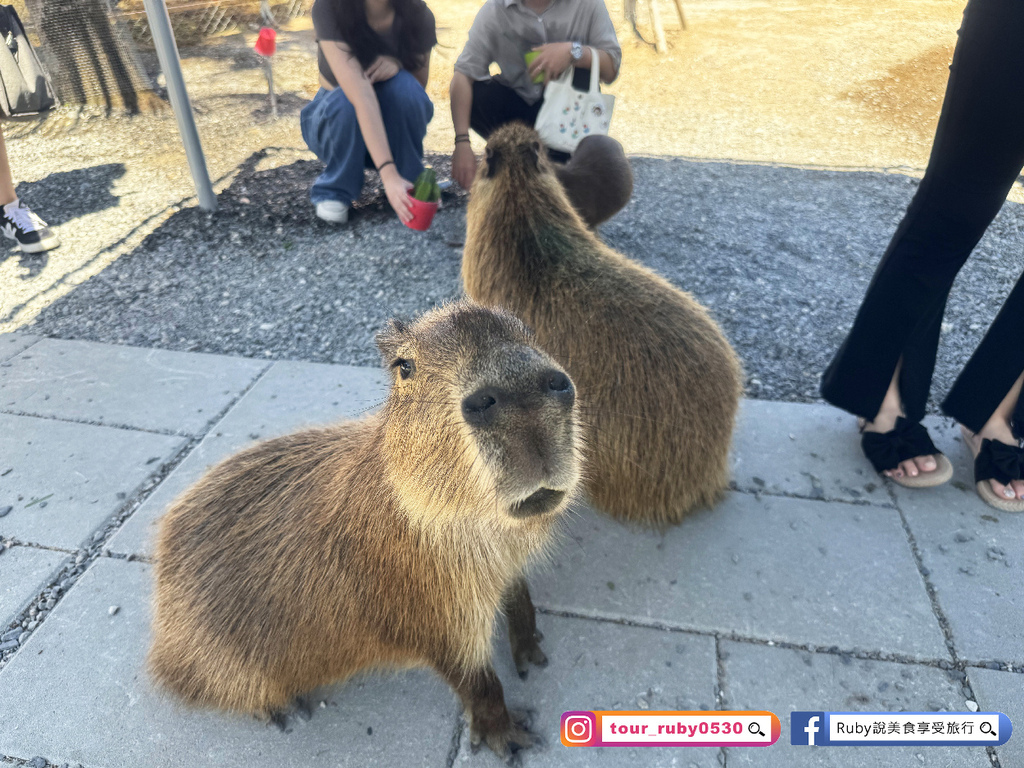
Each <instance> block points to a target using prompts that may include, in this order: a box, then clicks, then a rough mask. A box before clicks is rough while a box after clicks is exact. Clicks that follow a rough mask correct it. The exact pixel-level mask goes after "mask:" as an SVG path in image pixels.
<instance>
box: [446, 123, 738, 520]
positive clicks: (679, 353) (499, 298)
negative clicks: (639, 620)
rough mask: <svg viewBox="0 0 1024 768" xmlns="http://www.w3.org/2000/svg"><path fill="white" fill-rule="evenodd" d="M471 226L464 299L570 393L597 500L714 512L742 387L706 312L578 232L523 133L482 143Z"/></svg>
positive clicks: (646, 514) (657, 514) (655, 513)
mask: <svg viewBox="0 0 1024 768" xmlns="http://www.w3.org/2000/svg"><path fill="white" fill-rule="evenodd" d="M466 226H467V233H466V247H465V252H464V255H463V259H462V279H463V283H464V286H465V289H466V293H468V294H469V296H471V297H472V298H473V299H475V300H476V301H478V302H480V303H481V304H485V305H488V306H502V307H505V308H506V309H508V310H510V311H512V312H513V313H515V314H516V315H518V316H519V317H521V318H522V319H523V321H524V322H526V323H527V324H528V325H530V326H531V327H532V328H533V329H534V331H535V332H536V334H537V341H538V342H539V343H540V345H541V346H542V347H543V348H544V349H545V350H547V351H548V352H549V353H550V354H551V355H552V356H554V358H555V359H556V360H558V361H559V362H560V363H561V364H562V365H563V366H564V367H565V369H566V370H567V371H568V372H569V374H570V375H571V376H572V377H573V381H574V382H575V383H576V386H577V388H578V392H579V397H580V409H581V411H580V413H581V420H582V423H583V425H584V434H585V445H586V446H587V448H586V450H585V452H584V463H585V466H584V486H585V488H586V491H587V493H588V495H589V497H590V500H591V502H592V503H593V504H594V505H595V506H596V507H598V508H599V509H601V510H603V511H605V512H606V513H608V514H610V515H612V516H613V517H615V518H617V519H620V520H623V521H629V522H635V523H643V524H647V525H650V526H653V527H656V528H663V527H665V526H667V525H670V524H674V523H678V522H679V521H680V519H682V518H683V516H684V515H685V514H686V513H687V512H689V511H690V510H693V509H695V508H699V507H705V506H710V505H712V504H713V503H714V502H715V501H716V500H717V499H718V498H719V497H720V495H721V493H722V491H723V489H725V488H726V486H727V483H728V478H729V445H730V441H731V439H732V431H733V424H734V421H735V417H736V409H737V405H738V403H739V397H740V394H741V389H742V386H741V369H740V363H739V360H738V359H737V357H736V354H735V353H734V352H733V349H732V347H731V346H730V345H729V342H728V341H727V340H726V338H725V336H724V335H723V334H722V331H721V330H720V329H719V327H718V325H717V324H716V323H715V322H714V320H712V319H711V317H710V316H709V315H708V312H707V311H706V310H705V309H704V308H703V307H702V306H701V305H700V304H698V303H697V302H696V301H695V300H694V299H693V298H692V297H691V296H690V295H688V294H686V293H684V292H683V291H680V290H678V289H677V288H675V287H674V286H672V285H671V284H670V283H669V282H668V281H666V280H664V279H662V278H661V277H659V276H658V275H656V274H655V273H654V272H652V271H650V270H649V269H646V268H644V267H642V266H640V265H638V264H636V263H634V262H632V261H630V260H629V259H627V258H626V257H624V256H622V255H620V254H618V253H616V252H615V251H613V250H612V249H611V248H609V247H607V246H606V245H605V244H604V243H602V242H601V241H600V240H599V239H598V238H597V237H596V236H595V235H594V234H593V233H591V232H590V231H589V230H588V229H587V227H586V226H584V223H583V221H582V220H581V219H580V217H579V216H578V215H577V213H576V211H574V210H573V208H572V205H571V204H570V203H569V200H568V198H567V197H566V194H565V192H564V190H563V189H562V186H561V184H559V183H558V181H557V179H556V178H555V175H554V173H552V168H551V164H550V162H549V161H548V159H547V157H545V153H544V152H542V151H541V144H540V140H539V137H538V136H537V133H536V132H535V131H533V129H531V128H527V127H526V126H524V125H522V124H518V123H514V124H511V125H508V126H505V127H503V128H501V129H499V130H497V131H495V132H494V133H493V134H492V135H491V137H490V140H489V141H488V142H487V152H486V156H485V157H484V159H483V160H482V161H481V163H480V166H479V169H478V171H477V175H476V180H475V182H474V184H473V188H472V190H471V192H470V200H469V206H468V209H467V212H466Z"/></svg>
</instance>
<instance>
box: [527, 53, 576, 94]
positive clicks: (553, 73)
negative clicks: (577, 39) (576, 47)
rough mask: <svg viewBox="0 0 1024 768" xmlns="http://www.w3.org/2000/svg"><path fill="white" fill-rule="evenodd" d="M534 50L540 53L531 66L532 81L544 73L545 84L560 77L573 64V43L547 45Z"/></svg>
mask: <svg viewBox="0 0 1024 768" xmlns="http://www.w3.org/2000/svg"><path fill="white" fill-rule="evenodd" d="M533 50H535V51H537V52H538V56H537V58H535V59H534V60H533V64H531V65H530V79H531V80H532V79H533V78H535V77H536V76H537V75H538V74H539V73H541V72H543V73H544V84H545V85H547V83H548V81H549V80H555V79H556V78H558V77H560V76H561V75H562V73H563V72H565V70H567V69H568V68H569V65H571V64H572V43H546V44H545V45H538V46H537V47H536V48H534V49H533Z"/></svg>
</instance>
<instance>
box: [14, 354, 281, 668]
mask: <svg viewBox="0 0 1024 768" xmlns="http://www.w3.org/2000/svg"><path fill="white" fill-rule="evenodd" d="M273 366H274V364H273V363H272V362H268V363H267V364H266V365H265V366H263V368H261V369H260V370H259V371H258V372H257V373H256V375H255V376H254V377H253V378H252V380H251V381H250V382H249V383H248V384H247V385H246V386H245V387H244V388H243V389H242V390H241V391H240V392H239V393H238V395H237V396H235V397H234V398H232V399H231V401H230V402H229V403H228V404H227V405H226V406H224V408H222V409H221V411H220V412H219V413H217V414H216V415H214V416H212V417H211V418H210V420H209V421H208V422H207V423H206V426H205V427H204V428H203V430H202V432H201V433H200V434H197V435H192V436H186V435H178V437H187V438H188V439H187V440H185V441H184V442H183V444H182V445H181V447H180V448H179V449H178V450H177V452H175V454H174V455H173V456H172V457H171V458H170V459H169V460H168V461H166V462H165V463H163V464H162V465H161V466H160V468H159V469H158V470H157V471H156V472H155V473H153V474H152V475H150V476H149V477H147V478H146V479H145V480H143V482H142V484H141V487H140V488H139V490H137V491H136V492H135V493H134V494H132V496H130V497H129V498H127V499H125V500H124V501H123V502H122V503H121V505H120V506H119V507H118V508H117V510H116V511H115V512H114V513H113V514H112V515H111V516H110V517H109V518H108V519H107V520H106V521H105V522H103V523H101V524H100V526H99V527H97V529H96V530H95V531H94V532H93V534H92V537H91V538H90V539H88V542H89V543H88V544H86V545H85V547H83V548H81V549H80V550H78V554H77V556H76V557H75V558H74V559H73V560H72V559H70V558H69V562H66V563H64V564H63V565H62V566H61V568H60V570H59V571H58V572H57V575H56V576H55V577H54V578H53V579H51V580H50V582H49V583H48V584H47V585H46V586H45V587H44V588H43V589H42V590H40V591H39V592H38V593H37V594H36V596H35V597H34V598H33V599H32V600H31V601H30V602H29V604H28V605H29V607H28V608H26V609H25V610H23V611H22V612H21V613H20V614H18V615H17V616H15V617H14V619H13V620H12V621H11V622H10V623H8V625H7V626H6V627H5V628H3V631H5V632H6V631H7V630H9V629H12V628H14V627H24V628H25V630H24V631H25V632H27V633H28V635H29V636H31V635H32V634H33V633H34V632H35V631H36V630H37V629H39V627H41V626H42V625H43V623H44V621H45V620H46V618H47V617H48V616H49V615H50V614H51V613H52V612H53V609H54V608H56V607H57V605H58V604H59V603H60V601H61V600H62V599H63V598H64V596H65V595H66V594H67V593H68V592H69V591H70V590H71V588H72V587H73V586H74V585H75V583H77V581H78V579H79V578H80V577H81V576H82V574H84V573H85V572H86V571H88V570H89V568H91V567H92V565H93V564H94V563H95V562H96V561H97V560H99V559H100V558H101V557H104V556H106V557H110V556H111V554H112V553H111V552H110V549H109V548H107V547H106V544H107V542H109V541H110V539H111V538H112V537H113V536H114V535H115V534H116V533H117V532H118V531H119V530H121V526H123V525H124V523H125V521H126V520H128V518H130V517H131V516H132V515H133V514H135V512H136V510H138V508H139V507H141V506H142V504H143V503H144V502H145V501H146V499H148V498H149V497H150V496H151V495H152V493H153V491H155V490H156V489H157V488H158V487H159V486H160V485H161V483H163V481H164V480H166V479H167V477H168V476H169V475H170V474H171V472H173V471H174V470H175V469H177V468H178V467H179V466H180V465H181V463H182V462H183V461H184V460H185V459H186V458H187V457H188V456H189V455H190V454H191V453H192V451H194V450H195V448H196V447H197V446H198V445H199V444H200V443H201V442H202V441H203V439H204V438H205V437H206V435H208V434H209V433H210V431H211V430H212V429H213V428H214V427H215V426H216V425H217V424H219V423H220V422H221V421H222V420H223V419H224V417H225V416H227V414H228V413H229V412H230V411H231V409H232V408H234V407H235V406H236V405H237V404H238V403H239V402H240V401H241V400H242V398H244V397H245V396H246V395H247V394H249V392H250V391H251V390H252V388H253V387H255V386H256V385H257V384H258V383H259V382H260V381H261V380H262V379H263V377H264V376H265V375H266V374H267V372H268V371H269V370H270V369H271V368H272V367H273ZM116 559H125V560H128V561H129V562H132V561H134V560H135V559H136V557H135V555H131V554H129V555H125V556H122V557H119V558H116ZM50 601H52V602H53V605H49V602H50ZM40 605H43V606H44V608H42V609H40V608H39V606H40ZM46 606H48V607H46ZM33 611H35V614H33V613H32V612H33ZM32 622H35V624H36V626H34V627H33V628H32V629H28V625H29V624H30V623H32ZM22 637H24V635H23V636H22ZM21 639H22V638H19V647H18V648H16V649H12V650H9V651H4V652H3V653H0V671H2V670H3V668H4V667H5V666H7V664H8V662H10V660H11V659H12V658H14V657H15V656H16V655H17V653H18V651H19V650H21V646H22V645H23V643H21V642H20V641H21Z"/></svg>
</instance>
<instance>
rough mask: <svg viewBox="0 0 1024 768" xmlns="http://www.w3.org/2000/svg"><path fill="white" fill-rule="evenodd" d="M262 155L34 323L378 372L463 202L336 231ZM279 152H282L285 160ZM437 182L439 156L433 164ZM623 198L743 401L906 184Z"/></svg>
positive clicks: (884, 237) (771, 374)
mask: <svg viewBox="0 0 1024 768" xmlns="http://www.w3.org/2000/svg"><path fill="white" fill-rule="evenodd" d="M265 154H266V153H257V155H254V156H253V157H252V158H250V160H249V161H248V162H247V163H246V165H245V167H244V168H243V170H242V171H241V173H240V174H239V175H238V177H237V178H236V179H235V181H234V182H233V184H232V185H231V187H230V188H228V189H227V190H225V192H223V193H222V194H221V199H220V203H221V207H220V210H219V212H218V213H216V214H214V215H212V216H211V215H209V214H205V213H203V212H201V211H199V210H197V209H194V208H190V209H184V210H182V211H180V212H178V213H175V214H174V215H173V216H172V217H171V218H170V219H168V220H167V221H166V222H165V223H164V224H163V225H162V226H161V227H159V228H158V229H157V230H156V231H155V232H154V233H153V234H151V235H150V236H149V237H147V238H146V239H145V240H144V241H143V242H142V244H141V245H140V246H139V247H138V248H137V249H135V250H134V251H133V252H132V253H130V254H128V255H126V256H122V257H121V258H120V259H119V260H117V261H116V262H115V263H113V264H111V265H110V266H109V267H108V268H107V269H106V270H104V271H103V272H102V273H101V274H99V275H97V276H96V277H94V278H92V279H91V280H89V281H88V282H86V283H85V284H83V285H82V286H80V287H79V288H77V289H76V290H75V291H74V292H72V293H70V294H69V295H68V296H66V297H64V298H63V299H61V300H59V301H57V302H56V303H54V304H52V305H51V306H49V307H48V308H46V309H45V310H44V311H43V312H42V313H41V314H40V315H39V317H38V318H37V320H36V322H35V323H34V324H33V325H31V326H29V327H28V328H26V330H28V331H30V332H33V333H40V334H44V335H48V336H57V337H61V338H80V339H92V340H97V341H106V342H112V343H116V344H131V345H141V346H157V347H161V348H167V349H180V350H192V351H203V352H217V353H223V354H232V355H244V356H251V357H260V358H265V359H291V360H312V361H323V362H338V363H350V364H356V365H367V364H375V363H376V362H377V355H376V351H375V348H374V346H373V342H372V339H373V334H374V333H375V332H376V330H377V329H378V328H380V326H381V324H382V323H383V321H384V320H385V319H386V318H387V317H389V316H391V315H412V314H414V313H417V312H421V311H423V310H426V309H428V308H429V307H431V306H433V305H434V304H436V303H438V302H441V301H444V300H445V299H449V298H454V297H456V296H458V295H459V293H460V280H459V258H460V252H461V246H462V240H463V236H464V231H465V197H464V196H463V195H452V196H448V198H447V200H446V202H445V205H444V207H443V208H442V210H441V211H440V212H439V213H438V215H437V218H436V219H435V222H434V225H433V227H432V228H431V230H430V231H429V232H428V233H426V234H420V233H416V232H412V231H410V230H408V229H406V228H404V227H402V226H401V225H400V224H398V223H397V221H395V220H394V219H393V216H392V214H391V213H390V209H389V208H387V204H386V202H384V201H383V200H382V198H381V197H380V195H379V190H377V189H375V188H373V187H368V189H367V193H366V194H365V195H364V198H363V200H362V201H361V202H360V204H359V205H358V207H357V212H356V213H355V215H354V217H353V221H352V222H351V224H350V225H349V226H348V227H343V228H334V227H330V226H328V225H325V224H322V223H321V222H319V221H317V220H316V219H315V217H314V216H313V211H312V207H311V206H310V205H309V204H308V202H307V197H306V191H307V190H308V188H309V185H310V183H311V182H312V179H313V177H314V176H315V175H316V173H317V172H318V168H319V164H318V163H316V162H315V161H309V160H295V161H294V162H291V163H286V164H284V165H279V167H276V168H270V169H267V170H258V168H259V166H260V165H261V164H267V161H273V163H280V162H281V161H282V158H281V157H280V156H278V157H276V158H267V157H265ZM284 159H285V160H287V158H284ZM432 160H433V161H434V164H435V166H436V167H437V168H438V170H439V171H440V172H441V173H440V175H441V176H442V177H443V176H444V175H445V170H446V169H445V165H444V159H443V158H441V157H434V158H432ZM633 163H634V169H635V173H636V193H635V196H634V199H633V200H632V201H631V203H630V204H629V206H627V208H626V209H625V210H624V211H623V212H622V213H620V214H619V215H618V216H617V217H616V218H614V219H613V220H612V221H611V222H609V223H608V224H606V225H605V226H604V227H603V229H602V235H603V237H604V238H605V239H606V240H607V241H608V242H609V243H610V244H611V245H612V246H613V247H615V248H617V249H618V250H620V251H621V252H623V253H625V254H626V255H628V256H630V257H632V258H634V259H636V260H637V261H640V262H642V263H644V264H647V265H648V266H650V267H652V268H653V269H655V270H656V271H658V272H660V273H661V274H663V275H665V276H666V277H667V278H669V279H670V280H672V282H674V283H675V284H676V285H678V286H679V287H681V288H683V289H685V290H688V291H691V292H692V293H693V294H695V295H696V296H697V297H698V298H699V299H700V300H701V301H702V302H703V303H704V304H706V305H707V306H708V307H709V308H710V309H711V310H712V312H713V314H714V315H715V316H716V317H717V318H718V320H719V321H720V322H721V324H722V326H723V327H724V329H725V332H726V334H727V335H728V336H729V338H730V339H731V340H732V342H733V344H734V345H735V346H736V349H737V351H738V352H739V354H740V356H741V357H742V359H743V361H744V363H745V366H746V370H747V373H748V384H747V390H748V394H749V395H751V396H753V397H762V398H766V399H774V400H797V401H810V400H814V399H815V398H816V397H817V387H818V378H819V375H820V372H821V370H822V369H823V368H824V367H825V365H826V364H827V363H828V361H829V359H830V356H831V354H832V352H833V351H834V350H835V348H836V347H837V346H838V344H839V342H840V341H841V339H842V336H843V334H844V332H845V331H846V329H847V328H848V327H849V323H850V321H851V320H852V317H853V314H854V312H855V311H856V307H857V304H858V302H859V300H860V298H861V296H862V295H863V292H864V289H865V288H866V286H867V282H868V280H869V278H870V276H871V273H872V271H873V269H874V267H875V264H876V263H877V260H878V258H879V256H880V255H881V252H882V250H883V249H884V247H885V245H886V243H887V241H888V238H889V236H890V235H891V233H892V231H893V230H894V228H895V227H896V225H897V223H898V222H899V219H900V217H901V215H902V213H903V210H904V208H905V207H906V205H907V203H908V202H909V200H910V197H911V196H912V194H913V192H914V189H915V188H916V183H917V182H916V181H914V180H913V179H910V178H907V177H906V176H902V175H898V174H887V173H874V172H840V171H821V170H808V169H798V168H788V167H776V166H763V165H738V164H727V163H717V162H701V161H689V160H683V159H659V158H634V159H633ZM1022 230H1024V207H1022V206H1021V205H1019V204H1016V203H1007V204H1006V206H1004V209H1003V211H1002V212H1001V213H1000V215H999V217H998V218H997V219H996V221H995V222H994V224H993V225H992V227H991V228H990V230H989V232H988V233H987V234H986V236H985V238H984V239H983V240H982V242H981V244H980V245H979V246H978V248H977V250H976V252H975V254H974V256H973V258H972V259H971V261H970V262H969V263H968V266H967V267H965V269H964V270H963V272H962V273H961V275H960V277H959V279H958V281H957V285H956V286H955V287H954V291H953V298H952V300H951V301H950V304H949V308H948V310H947V316H946V323H945V326H944V334H943V340H942V348H941V350H940V355H941V362H940V364H939V366H938V368H937V371H936V384H937V386H936V387H935V391H936V393H937V394H938V395H939V398H938V399H941V395H942V393H944V392H945V391H946V390H947V389H948V388H949V386H950V385H951V384H952V381H953V378H954V377H955V375H956V372H957V370H958V365H959V364H961V363H962V361H963V360H965V359H966V357H967V356H968V355H969V353H970V350H971V349H973V347H974V345H975V344H977V342H978V340H979V339H980V338H981V335H982V333H983V332H984V328H985V327H986V326H987V324H988V323H989V322H990V321H991V319H992V317H994V316H995V313H996V311H997V310H998V307H999V305H1000V304H1001V302H1002V300H1003V298H1004V297H1005V295H1006V294H1007V293H1008V292H1009V290H1010V288H1011V287H1012V285H1013V283H1014V282H1015V280H1016V279H1017V276H1018V275H1019V274H1020V273H1021V271H1022V267H1024V253H1022V250H1024V249H1022V247H1021V244H1022V243H1024V237H1022V235H1024V231H1022Z"/></svg>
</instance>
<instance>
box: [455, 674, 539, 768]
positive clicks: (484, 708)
mask: <svg viewBox="0 0 1024 768" xmlns="http://www.w3.org/2000/svg"><path fill="white" fill-rule="evenodd" d="M442 674H444V677H445V679H446V680H447V681H448V684H449V685H450V686H451V687H452V688H453V689H455V692H456V693H457V694H459V698H460V699H461V700H462V706H463V707H465V709H466V714H467V715H468V717H469V743H470V746H471V747H472V749H473V751H474V752H475V751H476V750H477V749H479V748H480V744H481V743H485V744H487V746H488V747H490V748H491V749H492V750H493V751H494V753H495V754H496V755H497V756H498V757H500V758H501V759H502V760H504V761H505V762H506V763H508V764H509V765H518V764H519V757H518V753H519V751H520V750H523V749H527V748H529V747H530V746H532V745H533V743H534V741H535V739H534V737H533V736H532V735H531V734H530V733H529V732H527V731H526V730H525V728H526V725H527V723H526V722H525V718H524V717H523V716H520V715H518V713H510V712H509V710H508V708H507V707H506V706H505V693H504V691H503V690H502V687H501V681H500V680H499V679H498V675H497V673H496V672H495V671H494V668H493V667H491V666H490V665H488V666H486V667H482V668H480V669H475V670H464V669H453V670H451V671H450V672H445V673H442Z"/></svg>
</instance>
